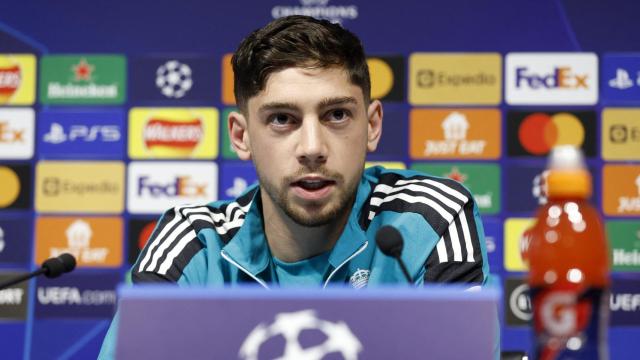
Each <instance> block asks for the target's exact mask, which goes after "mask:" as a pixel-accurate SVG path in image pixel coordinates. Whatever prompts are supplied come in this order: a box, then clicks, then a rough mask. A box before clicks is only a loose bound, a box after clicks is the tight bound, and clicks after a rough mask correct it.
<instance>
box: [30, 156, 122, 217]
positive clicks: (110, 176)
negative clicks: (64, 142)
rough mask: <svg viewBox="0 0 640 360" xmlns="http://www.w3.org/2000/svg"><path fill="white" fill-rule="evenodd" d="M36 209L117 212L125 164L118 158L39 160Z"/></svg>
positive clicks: (120, 207)
mask: <svg viewBox="0 0 640 360" xmlns="http://www.w3.org/2000/svg"><path fill="white" fill-rule="evenodd" d="M36 191H37V192H36V209H37V210H38V211H42V212H68V211H72V212H90V213H96V212H120V211H122V208H123V204H124V164H123V163H122V162H118V161H101V162H84V161H41V162H39V163H38V165H37V167H36Z"/></svg>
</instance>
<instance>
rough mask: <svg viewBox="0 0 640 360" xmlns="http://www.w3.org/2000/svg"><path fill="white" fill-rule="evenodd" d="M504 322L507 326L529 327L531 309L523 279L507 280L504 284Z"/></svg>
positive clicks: (526, 286)
mask: <svg viewBox="0 0 640 360" xmlns="http://www.w3.org/2000/svg"><path fill="white" fill-rule="evenodd" d="M504 304H505V317H504V320H505V322H506V323H507V325H509V326H526V325H529V323H530V321H531V318H532V317H533V307H532V306H531V297H530V296H529V285H527V283H526V282H525V279H523V278H507V279H506V280H505V282H504Z"/></svg>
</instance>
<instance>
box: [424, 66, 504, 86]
mask: <svg viewBox="0 0 640 360" xmlns="http://www.w3.org/2000/svg"><path fill="white" fill-rule="evenodd" d="M496 82H497V79H496V77H495V76H493V75H492V74H487V73H475V74H449V73H446V72H444V71H434V70H420V71H418V86H420V87H424V88H432V87H435V86H452V87H460V86H470V85H473V86H491V85H495V84H496Z"/></svg>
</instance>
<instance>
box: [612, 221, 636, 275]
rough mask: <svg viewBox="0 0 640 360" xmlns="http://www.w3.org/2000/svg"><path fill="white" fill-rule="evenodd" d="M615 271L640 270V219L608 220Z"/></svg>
mask: <svg viewBox="0 0 640 360" xmlns="http://www.w3.org/2000/svg"><path fill="white" fill-rule="evenodd" d="M606 229H607V237H608V239H609V242H610V247H611V251H610V255H611V258H610V259H611V265H612V267H613V270H614V271H631V272H638V271H640V221H637V220H610V221H607V222H606Z"/></svg>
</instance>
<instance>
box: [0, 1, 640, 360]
mask: <svg viewBox="0 0 640 360" xmlns="http://www.w3.org/2000/svg"><path fill="white" fill-rule="evenodd" d="M25 1H26V2H25ZM25 1H5V2H3V3H2V5H0V278H6V277H7V276H9V275H10V274H16V273H24V272H27V271H29V270H32V269H34V268H35V267H36V266H37V264H38V263H39V262H41V261H42V260H43V259H44V258H46V257H48V256H51V255H54V254H57V253H59V252H61V251H69V252H73V253H74V254H76V255H78V256H79V266H78V269H77V270H76V272H75V274H73V275H72V276H69V277H67V278H62V279H60V280H59V281H54V280H52V281H48V280H38V281H32V282H30V283H27V284H24V286H22V287H15V288H11V289H7V290H6V291H4V292H0V317H2V318H1V319H0V338H2V339H5V340H6V341H4V342H3V343H4V344H6V346H5V347H4V348H3V358H4V357H6V358H95V357H96V354H97V351H98V348H99V346H100V344H101V341H102V337H103V336H104V333H105V332H106V329H107V326H108V324H109V320H108V319H109V317H110V316H111V314H112V312H113V309H114V307H113V301H114V298H113V294H112V292H111V291H112V290H113V289H114V288H115V284H116V283H118V282H122V281H125V279H126V278H127V271H128V269H129V267H130V266H131V264H132V263H133V262H134V261H135V259H136V256H137V254H138V253H139V250H140V248H141V247H142V246H144V243H145V242H146V240H147V238H148V236H149V233H150V232H151V231H152V230H153V228H154V227H155V221H157V218H158V216H159V215H160V214H161V213H162V212H163V211H164V210H166V208H167V207H170V206H175V205H181V204H185V203H193V202H208V201H213V200H216V199H229V198H233V197H234V196H237V195H238V194H240V193H242V192H243V191H244V190H245V189H246V188H247V187H248V186H250V185H251V184H252V183H254V182H255V181H256V179H257V176H256V173H255V170H254V169H253V167H252V164H251V162H243V161H241V160H239V159H238V158H237V156H236V154H235V153H234V152H233V150H232V148H231V146H230V143H229V138H228V135H227V134H226V133H227V126H228V123H227V120H226V119H227V116H228V114H229V112H231V111H237V108H236V106H235V100H234V97H233V71H232V68H231V63H230V60H231V54H232V53H233V51H234V50H235V49H236V47H237V45H238V42H239V41H240V40H241V39H242V38H243V37H245V36H246V35H247V34H248V33H249V32H250V31H252V30H254V29H255V28H257V27H259V26H260V25H261V24H264V23H266V22H268V21H269V20H271V19H273V18H277V17H281V16H285V15H288V14H294V13H300V12H302V13H308V14H315V15H317V16H319V17H324V18H328V19H329V20H331V21H335V22H340V23H342V24H344V25H345V26H346V27H347V28H349V29H350V30H352V31H354V32H355V33H356V34H358V35H359V36H360V37H361V38H362V40H363V43H364V44H365V47H366V50H367V54H368V60H367V62H368V65H369V69H370V73H371V81H372V84H371V96H372V98H376V99H380V100H381V101H382V102H383V104H384V106H385V108H384V118H385V121H384V124H383V137H382V140H381V142H380V144H379V146H378V149H377V150H376V151H375V152H374V153H372V154H370V156H369V157H368V159H367V161H368V163H367V165H378V164H381V165H384V166H388V167H393V168H409V169H417V170H420V171H427V172H429V173H431V174H432V175H434V176H446V177H450V178H453V179H455V180H457V181H460V182H461V183H463V184H464V185H465V186H467V187H468V188H469V189H471V191H473V193H474V196H475V199H476V201H477V203H478V210H479V212H480V214H481V216H482V218H483V220H484V230H485V233H486V235H487V236H486V238H487V252H488V257H489V263H490V267H491V271H492V272H493V273H495V274H496V275H497V276H498V277H499V278H500V282H501V283H502V285H503V286H504V289H505V294H504V303H503V307H502V310H503V312H502V314H501V329H502V347H503V349H528V348H529V346H530V344H531V338H530V336H529V332H528V331H529V327H528V319H529V318H530V302H529V300H528V297H527V293H526V286H522V285H523V279H524V278H525V271H526V265H525V263H524V262H523V260H522V259H521V257H520V248H521V247H520V236H521V235H522V232H523V231H524V230H525V229H526V227H527V226H528V225H529V224H530V219H531V218H532V217H533V216H534V211H535V209H536V208H537V206H538V204H539V201H540V199H539V195H540V192H539V190H540V189H539V175H540V173H541V172H542V170H543V169H544V166H545V157H546V156H547V154H548V153H549V151H550V149H551V148H552V147H553V146H554V145H558V144H574V145H576V146H579V147H581V148H582V149H583V151H584V152H585V154H586V156H587V163H588V166H589V169H590V170H591V171H592V173H593V175H594V196H593V200H594V203H595V204H596V206H597V207H598V209H599V210H600V211H601V213H602V215H603V217H604V220H605V224H606V230H607V234H608V236H609V238H610V242H611V254H610V256H611V263H612V270H613V273H612V276H613V280H614V281H613V291H612V295H611V296H612V297H611V301H610V304H609V305H610V307H611V309H612V311H613V312H612V316H611V325H612V327H611V334H610V335H611V336H610V342H611V358H613V359H626V358H629V356H631V358H633V357H635V356H634V355H629V354H636V353H637V352H638V351H640V344H638V343H637V339H638V338H640V321H639V320H638V318H639V316H638V315H639V314H640V305H639V304H640V300H639V299H640V274H639V271H640V270H639V269H640V226H639V222H640V122H639V120H638V119H640V43H638V42H637V41H632V40H630V38H629V36H620V35H619V34H638V33H640V22H638V21H637V19H636V17H637V14H638V13H640V3H638V2H637V1H631V0H609V1H606V2H597V1H590V2H584V1H576V0H561V1H555V0H540V1H530V2H518V4H517V6H516V5H514V4H513V1H509V0H497V1H493V2H482V3H479V4H477V6H473V7H470V6H468V1H465V0H450V1H447V2H437V3H429V4H425V2H424V1H420V0H408V1H405V2H402V4H399V3H394V2H389V1H381V2H371V1H364V0H317V1H316V0H266V1H261V2H259V3H256V2H255V1H249V0H236V1H225V2H210V3H205V2H183V3H180V4H176V6H172V7H162V6H158V5H157V3H156V2H154V1H151V0H140V1H135V2H125V1H124V0H114V1H112V2H110V3H109V6H108V7H101V6H97V5H96V4H95V3H92V2H86V1H81V0H67V1H66V2H65V5H66V6H64V7H60V6H58V5H57V4H54V3H51V4H50V3H47V2H38V3H37V4H36V3H35V2H34V1H33V0H25ZM31 2H33V4H30V3H31ZM113 9H117V10H118V11H114V10H113ZM480 13H481V14H483V16H478V14H480ZM238 14H242V21H237V18H238ZM442 14H455V16H453V17H452V16H442ZM52 23H55V24H56V28H55V31H52V28H51V24H52ZM595 28H597V29H598V31H593V29H595ZM531 29H535V31H532V30H531ZM275 160H277V159H275Z"/></svg>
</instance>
